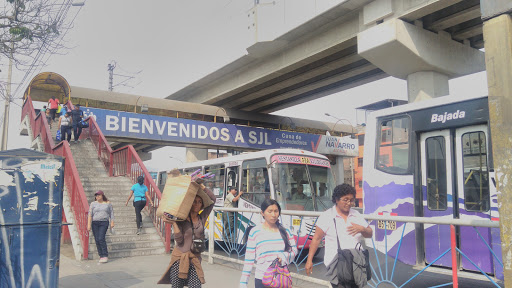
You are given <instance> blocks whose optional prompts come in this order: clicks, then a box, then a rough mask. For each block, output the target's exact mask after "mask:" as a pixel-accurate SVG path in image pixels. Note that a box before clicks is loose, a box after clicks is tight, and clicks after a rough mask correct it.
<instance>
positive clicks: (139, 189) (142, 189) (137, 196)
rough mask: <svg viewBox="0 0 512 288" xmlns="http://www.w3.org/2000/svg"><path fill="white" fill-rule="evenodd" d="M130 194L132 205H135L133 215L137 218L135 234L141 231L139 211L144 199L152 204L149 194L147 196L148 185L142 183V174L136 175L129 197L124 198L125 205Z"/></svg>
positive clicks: (143, 204)
mask: <svg viewBox="0 0 512 288" xmlns="http://www.w3.org/2000/svg"><path fill="white" fill-rule="evenodd" d="M132 196H133V207H135V217H136V219H137V235H139V234H140V233H141V232H142V215H141V214H140V212H141V211H142V209H144V207H146V200H149V202H150V203H151V206H154V205H153V201H152V200H151V196H149V193H148V187H147V186H146V185H144V176H139V177H137V183H136V184H133V186H132V189H131V193H130V197H128V200H126V206H128V202H129V201H130V199H131V198H132Z"/></svg>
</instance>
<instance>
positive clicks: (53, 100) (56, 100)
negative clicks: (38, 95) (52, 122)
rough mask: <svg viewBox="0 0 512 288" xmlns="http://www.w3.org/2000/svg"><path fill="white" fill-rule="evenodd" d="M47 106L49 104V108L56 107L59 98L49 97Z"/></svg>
mask: <svg viewBox="0 0 512 288" xmlns="http://www.w3.org/2000/svg"><path fill="white" fill-rule="evenodd" d="M48 104H49V105H48V106H50V109H57V108H58V107H59V99H57V98H55V99H51V98H50V100H48Z"/></svg>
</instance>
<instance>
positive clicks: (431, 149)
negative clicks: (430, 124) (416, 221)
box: [420, 130, 457, 267]
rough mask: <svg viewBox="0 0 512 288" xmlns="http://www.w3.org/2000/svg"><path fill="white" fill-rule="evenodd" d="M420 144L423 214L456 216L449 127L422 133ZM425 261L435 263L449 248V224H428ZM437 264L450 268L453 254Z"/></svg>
mask: <svg viewBox="0 0 512 288" xmlns="http://www.w3.org/2000/svg"><path fill="white" fill-rule="evenodd" d="M420 143H421V146H420V147H421V148H420V149H421V154H420V155H421V174H422V175H421V176H422V177H421V179H422V185H421V187H422V193H423V216H424V217H427V218H443V219H446V218H448V219H453V218H454V216H455V215H456V214H455V211H454V206H455V207H456V206H457V205H456V202H454V198H455V199H456V197H454V191H453V179H454V177H453V176H454V174H453V167H452V166H453V162H452V147H453V146H452V137H451V136H450V130H442V131H435V132H428V133H423V134H421V135H420ZM424 229H425V242H424V243H425V261H426V262H427V263H432V262H434V260H435V259H436V258H437V257H439V256H440V255H441V254H442V253H444V252H445V251H446V250H448V249H449V248H450V226H448V225H432V224H425V225H424ZM434 265H438V266H446V267H451V258H450V253H447V254H445V255H444V256H443V257H441V258H440V259H438V260H437V261H436V262H435V263H434Z"/></svg>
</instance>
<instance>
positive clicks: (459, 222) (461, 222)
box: [213, 207, 500, 228]
mask: <svg viewBox="0 0 512 288" xmlns="http://www.w3.org/2000/svg"><path fill="white" fill-rule="evenodd" d="M213 210H214V211H227V212H250V213H259V212H261V210H259V209H245V208H224V207H215V208H213ZM322 213H323V212H315V211H295V210H281V214H282V215H294V216H306V217H308V216H310V217H318V216H320V215H321V214H322ZM361 216H363V218H364V219H366V220H382V221H396V222H409V223H420V224H439V225H455V226H478V227H487V228H500V222H499V221H491V220H474V219H473V220H472V219H435V218H425V217H410V216H386V215H371V214H362V215H361Z"/></svg>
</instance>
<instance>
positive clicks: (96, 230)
mask: <svg viewBox="0 0 512 288" xmlns="http://www.w3.org/2000/svg"><path fill="white" fill-rule="evenodd" d="M107 229H108V221H92V234H93V235H94V241H95V242H96V248H97V249H98V254H100V258H103V257H108V251H107V241H105V234H107Z"/></svg>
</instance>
